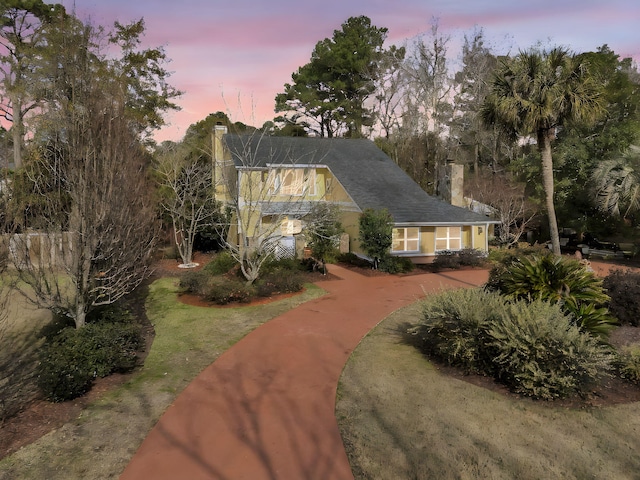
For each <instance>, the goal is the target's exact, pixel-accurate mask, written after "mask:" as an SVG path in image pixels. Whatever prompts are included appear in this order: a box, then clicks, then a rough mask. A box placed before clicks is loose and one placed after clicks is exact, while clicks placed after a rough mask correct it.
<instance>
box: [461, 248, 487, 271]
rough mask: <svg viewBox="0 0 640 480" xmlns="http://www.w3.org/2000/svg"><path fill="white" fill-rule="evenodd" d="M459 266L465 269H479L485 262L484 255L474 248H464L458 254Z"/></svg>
mask: <svg viewBox="0 0 640 480" xmlns="http://www.w3.org/2000/svg"><path fill="white" fill-rule="evenodd" d="M458 258H459V259H460V265H463V266H465V267H480V266H482V265H484V264H485V262H486V254H485V253H484V252H483V251H481V250H477V249H475V248H464V249H462V250H460V251H459V252H458Z"/></svg>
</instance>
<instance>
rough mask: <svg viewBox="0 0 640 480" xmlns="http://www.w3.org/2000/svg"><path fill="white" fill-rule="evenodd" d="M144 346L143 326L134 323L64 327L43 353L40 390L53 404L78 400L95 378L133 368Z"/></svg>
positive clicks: (98, 322)
mask: <svg viewBox="0 0 640 480" xmlns="http://www.w3.org/2000/svg"><path fill="white" fill-rule="evenodd" d="M141 346H142V335H141V331H140V327H139V326H138V325H136V324H134V323H131V322H128V323H127V322H122V321H117V322H111V321H109V320H108V319H96V320H95V321H94V322H92V323H87V324H86V325H85V326H84V327H82V328H80V329H76V328H74V327H66V328H63V329H62V330H61V331H60V332H59V333H57V334H56V335H55V336H53V337H52V338H50V339H49V340H48V341H47V343H46V344H45V346H44V347H43V349H42V350H41V352H40V363H39V365H38V372H37V375H38V377H37V381H38V387H39V388H40V390H41V391H42V393H43V395H44V396H45V398H47V399H48V400H51V401H54V402H62V401H65V400H71V399H73V398H76V397H79V396H81V395H83V394H85V393H86V392H87V391H89V390H90V389H91V386H92V385H93V381H94V379H95V378H97V377H106V376H108V375H110V374H112V373H116V372H127V371H130V370H131V369H133V368H134V367H135V365H136V362H137V357H136V353H137V351H138V350H139V349H140V347H141Z"/></svg>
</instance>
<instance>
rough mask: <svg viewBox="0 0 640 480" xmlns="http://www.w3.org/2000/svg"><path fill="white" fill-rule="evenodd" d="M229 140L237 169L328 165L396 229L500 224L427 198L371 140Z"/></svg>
mask: <svg viewBox="0 0 640 480" xmlns="http://www.w3.org/2000/svg"><path fill="white" fill-rule="evenodd" d="M224 140H225V143H226V144H227V147H228V148H229V150H230V151H231V154H232V156H233V160H234V162H235V164H236V168H251V169H266V168H269V167H274V166H276V167H280V166H288V165H292V166H298V167H301V166H326V167H328V168H329V169H330V170H331V172H332V173H333V175H335V177H336V178H337V179H338V181H339V182H340V183H341V184H342V186H343V187H344V188H345V190H346V191H347V193H348V194H349V195H350V196H351V198H352V199H353V201H354V202H355V203H356V205H358V207H359V208H360V209H361V210H365V209H367V208H373V209H375V210H379V209H382V208H386V209H387V210H388V211H389V213H390V214H391V216H392V217H393V219H394V221H395V223H396V224H451V223H457V224H460V223H463V224H478V223H482V224H486V223H495V220H492V219H490V218H488V217H487V216H485V215H481V214H478V213H475V212H472V211H470V210H467V209H465V208H461V207H456V206H454V205H451V204H449V203H447V202H445V201H443V200H441V199H439V198H436V197H433V196H431V195H429V194H427V193H426V192H425V191H424V190H422V188H421V187H420V186H419V185H418V184H417V183H416V182H414V181H413V180H412V179H411V177H409V175H407V174H406V173H405V172H404V171H403V170H402V169H401V168H400V167H399V166H398V165H396V163H395V162H394V161H393V160H391V158H389V157H388V156H387V155H386V154H385V153H384V152H383V151H382V150H380V149H379V148H378V147H377V146H376V145H375V144H374V143H373V142H372V141H370V140H366V139H345V138H308V137H271V136H260V135H247V136H240V135H231V134H227V135H225V137H224Z"/></svg>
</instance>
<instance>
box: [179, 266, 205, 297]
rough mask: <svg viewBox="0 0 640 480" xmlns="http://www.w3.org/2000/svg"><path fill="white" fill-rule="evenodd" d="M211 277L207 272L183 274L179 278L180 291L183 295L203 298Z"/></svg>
mask: <svg viewBox="0 0 640 480" xmlns="http://www.w3.org/2000/svg"><path fill="white" fill-rule="evenodd" d="M210 280H211V276H210V274H209V272H206V271H205V270H204V269H203V270H198V271H195V272H193V271H192V272H185V273H183V274H182V275H181V277H180V289H181V290H182V292H183V293H192V294H194V295H199V296H204V295H205V294H206V293H207V291H208V289H209V281H210Z"/></svg>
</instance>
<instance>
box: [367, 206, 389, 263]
mask: <svg viewBox="0 0 640 480" xmlns="http://www.w3.org/2000/svg"><path fill="white" fill-rule="evenodd" d="M359 225H360V229H359V235H360V238H359V240H360V247H361V248H362V250H363V251H364V252H365V253H366V254H367V256H368V257H370V258H372V259H373V268H376V269H377V268H378V262H379V261H380V260H382V259H383V258H385V257H386V256H387V255H388V253H389V250H390V249H391V245H392V243H393V217H392V216H391V214H390V213H389V212H388V211H387V210H386V209H382V210H373V209H371V208H367V209H365V211H364V212H362V215H360V223H359Z"/></svg>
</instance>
